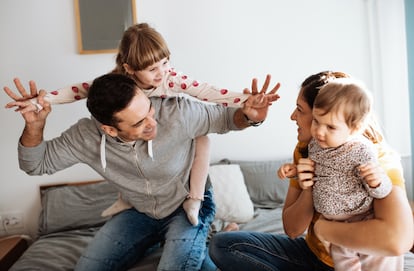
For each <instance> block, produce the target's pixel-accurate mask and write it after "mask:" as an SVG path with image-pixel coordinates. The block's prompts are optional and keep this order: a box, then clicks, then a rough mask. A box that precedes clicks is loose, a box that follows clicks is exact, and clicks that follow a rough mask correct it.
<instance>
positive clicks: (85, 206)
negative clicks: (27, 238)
mask: <svg viewBox="0 0 414 271" xmlns="http://www.w3.org/2000/svg"><path fill="white" fill-rule="evenodd" d="M117 197H118V192H117V190H116V189H115V188H114V187H113V186H112V185H110V184H109V183H108V182H106V181H102V182H98V183H87V184H76V185H62V186H53V187H50V188H47V189H42V190H41V200H42V211H41V213H40V219H39V234H40V235H45V234H48V233H53V232H59V231H66V230H72V229H80V228H89V227H92V226H98V225H102V224H103V223H104V222H105V221H106V220H107V218H104V217H101V212H102V211H103V210H104V209H106V208H107V207H109V206H110V205H111V204H112V203H113V202H114V201H115V200H116V199H117Z"/></svg>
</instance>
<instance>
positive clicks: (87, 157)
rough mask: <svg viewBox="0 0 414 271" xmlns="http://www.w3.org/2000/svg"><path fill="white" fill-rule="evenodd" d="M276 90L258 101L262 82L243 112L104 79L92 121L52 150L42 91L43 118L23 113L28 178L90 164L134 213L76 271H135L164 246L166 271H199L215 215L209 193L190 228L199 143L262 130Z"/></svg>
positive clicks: (107, 232) (93, 98)
mask: <svg viewBox="0 0 414 271" xmlns="http://www.w3.org/2000/svg"><path fill="white" fill-rule="evenodd" d="M269 83H270V76H267V78H266V81H265V84H264V85H263V88H262V90H261V91H260V92H258V90H257V81H255V80H254V81H253V84H252V94H253V95H252V96H251V97H249V99H248V100H247V101H246V102H245V104H244V106H243V108H239V109H235V108H226V107H222V106H217V105H207V104H204V103H200V102H194V101H190V100H188V99H185V98H177V97H175V98H174V97H172V98H166V99H163V98H158V97H152V98H148V97H147V96H146V95H145V94H144V93H143V92H142V91H141V90H140V89H139V88H138V87H137V85H136V83H135V81H134V80H132V79H130V78H128V77H126V76H124V75H119V74H118V75H117V74H107V75H103V76H101V77H99V78H97V79H95V80H94V82H93V84H92V85H91V88H90V90H89V95H88V100H87V106H88V109H89V111H90V113H91V114H92V116H93V117H92V118H84V119H81V120H79V121H78V122H77V123H76V124H74V125H73V126H72V127H70V128H69V129H68V130H66V131H65V132H63V133H62V135H61V136H59V137H57V138H54V139H52V140H49V141H44V140H43V129H44V126H45V124H46V118H47V115H48V114H49V113H50V111H51V108H50V105H49V104H48V103H46V102H45V101H44V100H43V96H44V94H45V93H44V92H43V91H41V92H40V94H39V97H38V102H39V104H40V105H41V106H42V108H41V109H40V110H39V111H38V112H25V113H22V115H23V118H24V119H25V128H24V130H23V133H22V136H21V138H20V142H19V146H18V151H19V164H20V168H21V169H22V170H24V171H25V172H26V173H28V174H30V175H42V174H45V173H46V174H53V173H55V172H57V171H59V170H62V169H65V168H68V167H70V166H72V165H74V164H76V163H84V164H87V165H89V166H90V167H92V168H93V169H94V170H95V171H96V172H98V173H99V174H100V175H102V176H103V177H104V178H105V179H106V180H108V181H110V182H111V183H113V184H114V185H115V186H116V187H117V188H118V190H119V191H120V194H121V195H122V198H123V199H124V200H125V201H126V202H128V203H129V204H131V205H132V206H133V207H134V208H130V209H127V210H125V211H123V212H121V213H119V214H117V215H115V216H113V217H112V218H111V219H110V220H109V221H108V222H107V223H106V224H105V225H104V226H103V227H102V228H101V229H100V230H99V231H98V233H97V234H96V236H95V238H94V240H93V241H92V242H91V243H90V244H89V246H88V247H87V249H86V250H85V252H84V253H83V255H82V256H81V258H80V260H79V261H78V263H77V266H76V270H126V269H127V268H128V267H130V266H132V265H133V264H134V263H136V262H137V261H138V260H139V259H141V258H142V257H143V255H144V253H145V252H146V251H147V250H148V248H150V247H151V246H153V245H154V244H156V243H159V242H161V241H162V242H164V248H163V253H162V256H161V260H160V263H159V266H158V268H159V270H200V269H201V268H202V267H201V266H202V263H203V260H204V258H205V257H206V256H207V255H206V238H207V233H208V228H209V226H210V224H211V222H212V221H213V219H214V215H215V206H214V202H213V200H212V193H211V187H210V185H209V184H208V185H207V187H206V193H205V199H204V201H203V204H202V209H201V210H200V217H199V219H200V223H199V225H198V226H192V225H191V224H190V223H189V222H188V220H187V218H186V214H185V212H184V211H183V209H182V208H181V205H182V203H183V201H184V200H185V198H186V195H187V194H188V180H189V176H190V169H191V165H192V163H193V159H194V150H195V149H194V139H195V138H196V137H198V136H200V135H206V134H208V133H226V132H228V131H230V130H240V129H243V128H246V127H248V126H251V125H256V124H258V123H260V122H261V121H263V120H264V119H265V118H266V115H267V112H268V108H269V106H270V105H271V103H272V102H273V101H276V100H277V99H278V98H279V96H278V95H277V94H276V91H277V90H278V88H279V84H277V85H276V86H275V87H274V88H273V89H272V90H271V91H270V92H269V93H267V94H266V90H267V87H268V85H269ZM16 85H17V84H16ZM20 86H21V85H20ZM18 88H19V86H18ZM19 91H20V93H23V92H24V90H21V89H19ZM22 91H23V92H22ZM36 92H37V90H36ZM206 268H207V267H206Z"/></svg>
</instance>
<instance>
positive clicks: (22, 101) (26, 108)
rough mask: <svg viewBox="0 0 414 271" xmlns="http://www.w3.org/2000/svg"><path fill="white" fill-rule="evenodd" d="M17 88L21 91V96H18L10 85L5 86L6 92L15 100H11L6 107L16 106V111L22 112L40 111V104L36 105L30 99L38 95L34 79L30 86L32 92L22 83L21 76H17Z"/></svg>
mask: <svg viewBox="0 0 414 271" xmlns="http://www.w3.org/2000/svg"><path fill="white" fill-rule="evenodd" d="M13 82H14V84H15V86H16V88H17V90H18V91H19V93H20V95H21V96H18V95H17V94H16V93H14V92H13V91H12V90H11V89H10V88H9V87H4V88H3V89H4V92H6V94H7V95H8V96H9V97H10V98H11V99H13V100H14V102H9V103H8V104H6V106H5V107H6V108H13V107H16V109H15V111H16V112H20V113H26V112H30V111H38V110H40V109H41V108H40V106H39V105H38V106H36V105H35V104H33V103H32V102H31V101H30V99H32V98H35V97H37V96H38V93H37V87H36V83H35V82H34V81H29V87H30V94H29V93H28V92H27V91H26V89H25V88H24V87H23V85H22V84H21V82H20V80H19V78H15V79H14V80H13Z"/></svg>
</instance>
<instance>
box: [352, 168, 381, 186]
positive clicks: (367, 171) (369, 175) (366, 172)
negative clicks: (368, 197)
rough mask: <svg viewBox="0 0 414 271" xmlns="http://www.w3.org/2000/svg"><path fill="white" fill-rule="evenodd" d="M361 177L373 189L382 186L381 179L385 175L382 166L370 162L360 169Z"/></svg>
mask: <svg viewBox="0 0 414 271" xmlns="http://www.w3.org/2000/svg"><path fill="white" fill-rule="evenodd" d="M358 170H359V175H360V176H361V178H363V179H364V180H365V182H366V183H367V184H368V185H369V186H370V187H371V188H376V187H378V186H379V185H380V184H381V178H382V176H383V175H384V174H385V173H384V170H383V169H382V167H381V166H379V165H378V164H376V163H373V162H368V163H366V164H364V165H361V166H359V167H358Z"/></svg>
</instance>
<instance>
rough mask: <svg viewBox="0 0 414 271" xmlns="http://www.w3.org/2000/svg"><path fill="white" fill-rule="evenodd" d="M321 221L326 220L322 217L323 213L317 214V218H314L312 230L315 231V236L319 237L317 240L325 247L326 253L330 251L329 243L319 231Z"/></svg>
mask: <svg viewBox="0 0 414 271" xmlns="http://www.w3.org/2000/svg"><path fill="white" fill-rule="evenodd" d="M323 221H326V219H325V218H324V217H323V215H319V218H318V220H316V222H315V225H314V227H313V228H314V231H315V235H316V237H317V238H318V239H319V241H321V243H322V244H323V246H324V247H325V249H326V251H327V252H328V253H330V252H331V243H330V242H328V241H326V240H325V239H324V238H323V236H322V235H321V232H320V230H319V229H320V225H321V223H323Z"/></svg>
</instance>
